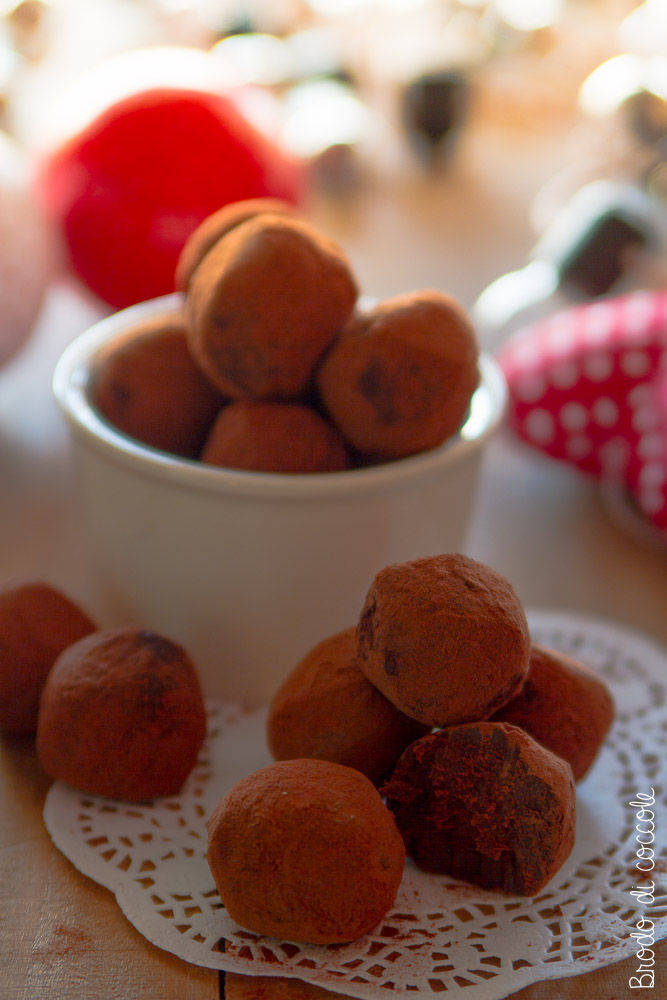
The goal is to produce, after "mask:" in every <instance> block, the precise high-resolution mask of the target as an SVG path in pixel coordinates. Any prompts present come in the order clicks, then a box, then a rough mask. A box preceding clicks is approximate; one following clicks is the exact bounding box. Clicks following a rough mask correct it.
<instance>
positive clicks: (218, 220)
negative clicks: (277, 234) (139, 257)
mask: <svg viewBox="0 0 667 1000" xmlns="http://www.w3.org/2000/svg"><path fill="white" fill-rule="evenodd" d="M294 211H295V209H294V207H293V206H292V205H290V204H289V202H287V201H281V199H280V198H246V199H244V200H243V201H232V202H230V203H229V204H228V205H223V207H222V208H220V209H218V211H217V212H213V214H212V215H209V216H208V217H207V218H206V219H204V221H203V222H202V223H201V225H199V226H197V228H196V229H195V231H194V232H193V233H192V234H191V236H190V237H189V239H188V240H187V241H186V243H185V246H184V247H183V249H182V251H181V255H180V257H179V258H178V264H177V266H176V275H175V285H176V288H177V289H178V290H179V291H182V292H187V290H188V286H189V284H190V279H191V278H192V275H193V274H194V273H195V271H196V269H197V268H198V267H199V265H200V264H201V262H202V260H203V259H204V257H205V256H206V254H207V253H208V252H209V250H210V249H211V247H213V246H215V244H216V243H217V242H218V240H220V239H222V237H223V236H224V235H225V233H228V232H230V231H231V230H232V229H235V228H236V226H238V225H240V223H241V222H245V221H246V220H247V219H254V218H255V216H257V215H266V214H267V213H270V214H271V215H290V214H292V213H294Z"/></svg>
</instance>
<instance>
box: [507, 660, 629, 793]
mask: <svg viewBox="0 0 667 1000" xmlns="http://www.w3.org/2000/svg"><path fill="white" fill-rule="evenodd" d="M493 718H494V719H495V720H498V721H499V722H511V723H512V724H513V725H515V726H520V727H521V729H525V731H526V732H527V733H530V735H531V736H533V737H534V738H535V739H536V740H537V741H538V742H539V743H541V744H542V745H543V746H545V747H547V748H548V749H549V750H552V751H553V752H554V753H556V754H558V756H559V757H562V758H563V760H566V761H567V762H568V764H570V766H571V767H572V773H573V775H574V780H575V781H580V780H581V778H583V777H584V775H585V774H586V772H587V771H588V769H589V768H590V766H591V764H592V763H593V761H594V760H595V758H596V756H597V754H598V751H599V749H600V747H601V746H602V744H603V742H604V738H605V736H606V735H607V733H608V731H609V728H610V726H611V724H612V722H613V721H614V701H613V699H612V696H611V694H610V692H609V689H608V687H607V685H606V684H605V683H604V681H603V680H602V678H601V677H598V675H597V674H596V673H594V672H593V671H592V670H591V669H590V668H589V667H586V666H584V664H583V663H579V662H578V661H577V660H574V659H572V657H570V656H566V655H565V653H559V652H556V650H554V649H548V648H547V647H546V646H542V645H540V644H539V643H533V646H532V649H531V654H530V667H529V669H528V677H527V678H526V681H525V683H524V685H523V687H522V688H521V690H520V691H519V693H518V694H516V695H515V696H514V697H513V698H512V699H511V700H510V701H508V702H507V704H506V705H504V706H503V707H502V708H501V709H500V711H499V712H496V714H495V715H494V716H493Z"/></svg>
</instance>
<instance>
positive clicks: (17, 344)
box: [0, 0, 667, 559]
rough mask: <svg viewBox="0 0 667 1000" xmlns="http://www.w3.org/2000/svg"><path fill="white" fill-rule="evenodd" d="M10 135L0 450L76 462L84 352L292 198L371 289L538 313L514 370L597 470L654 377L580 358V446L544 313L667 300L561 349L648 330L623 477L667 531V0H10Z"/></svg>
mask: <svg viewBox="0 0 667 1000" xmlns="http://www.w3.org/2000/svg"><path fill="white" fill-rule="evenodd" d="M0 126H1V129H0V365H4V368H3V371H2V373H0V443H2V445H3V448H4V451H5V455H6V454H7V453H8V450H11V451H12V454H13V455H14V460H15V461H16V462H18V463H19V464H20V465H21V466H22V467H23V465H25V466H26V468H27V463H28V462H30V463H32V464H31V465H30V468H31V469H32V468H34V467H35V466H34V459H35V456H36V455H37V456H39V457H40V460H41V462H42V467H43V468H45V467H46V468H48V467H49V463H56V462H59V461H61V455H62V448H63V436H62V429H61V428H59V429H57V430H55V429H54V426H55V425H54V419H55V418H54V411H53V410H52V409H51V408H50V407H49V406H47V405H46V404H45V402H44V400H45V396H48V395H49V392H50V388H49V385H50V383H49V379H50V374H51V372H52V369H53V365H54V364H55V360H56V359H57V357H58V355H59V353H60V351H61V350H62V348H63V346H64V345H65V344H66V343H67V342H68V341H69V340H71V339H73V338H74V337H75V336H76V335H77V334H78V333H79V332H81V331H82V330H83V329H85V328H86V326H87V325H88V324H89V323H90V322H92V321H93V320H95V319H97V318H98V317H99V316H101V315H104V314H105V313H109V312H112V311H114V310H115V309H117V308H121V307H123V306H126V305H130V304H132V303H133V302H136V301H139V300H142V299H147V298H151V297H153V296H156V295H161V294H164V293H166V292H169V291H171V290H172V289H173V273H174V267H175V263H176V260H177V259H178V254H179V252H180V249H181V247H182V246H183V244H184V242H185V240H186V239H187V237H188V235H189V234H190V233H191V232H192V231H193V229H194V228H195V227H196V226H197V225H198V224H199V222H201V221H202V219H203V218H205V217H206V216H207V215H208V214H210V213H211V212H213V211H215V210H216V209H217V208H219V207H220V206H221V205H223V204H225V203H228V202H230V201H236V200H240V199H244V198H248V197H257V196H265V195H269V196H277V197H281V198H285V199H287V200H289V201H292V202H294V203H296V204H298V205H299V206H300V208H301V210H302V211H303V213H304V214H305V215H306V217H308V218H309V219H310V220H311V221H312V222H313V223H314V224H315V225H316V226H318V227H320V228H321V229H322V230H323V231H324V232H325V233H326V234H327V235H329V236H331V237H332V238H334V239H335V240H337V241H338V242H339V243H340V244H341V246H342V247H343V248H344V250H345V251H346V253H347V255H348V257H349V259H350V261H351V264H352V266H353V269H354V271H355V274H356V276H357V278H358V282H359V285H360V287H361V290H362V292H363V293H364V294H367V295H369V296H373V297H379V298H383V297H388V296H393V295H397V294H399V293H402V292H407V291H411V290H416V289H423V288H435V289H438V290H441V291H444V292H447V293H450V294H452V295H453V296H454V297H455V298H457V299H459V301H460V302H461V303H462V304H463V305H464V306H465V307H466V308H467V309H468V310H469V311H470V313H471V315H472V317H473V319H474V321H475V324H476V326H477V329H478V332H479V338H480V342H481V345H482V347H483V348H485V349H486V350H488V351H492V352H494V353H497V354H498V355H499V356H501V357H502V353H503V351H504V349H505V347H506V345H507V344H508V343H510V342H511V340H512V338H513V337H514V336H515V334H517V332H519V331H525V330H526V329H528V330H529V331H530V330H531V329H533V332H535V330H534V327H535V324H537V325H538V330H537V331H536V333H537V336H536V339H535V344H537V345H538V347H539V350H537V351H535V350H533V355H535V357H534V358H533V361H532V362H531V363H533V367H534V368H535V370H536V371H537V374H538V375H539V379H537V380H536V379H535V378H533V375H534V374H535V371H533V372H532V374H531V372H528V375H529V376H530V379H529V380H528V382H526V370H525V368H523V369H522V368H521V366H520V365H518V366H517V364H515V362H516V357H512V358H510V361H509V362H507V363H505V364H504V368H505V372H506V374H507V376H508V379H509V381H510V396H511V413H510V416H511V417H515V418H516V414H517V412H518V411H517V409H516V406H515V405H514V404H516V405H517V406H518V405H519V404H521V405H522V406H523V411H522V413H523V416H521V414H520V415H519V416H520V419H521V420H523V419H524V418H525V424H524V425H522V426H519V419H518V418H517V419H515V420H514V429H515V430H517V431H518V432H519V435H520V436H523V438H524V440H527V441H528V443H529V444H531V445H533V446H536V447H537V448H538V449H542V450H546V451H547V452H549V453H550V454H551V455H552V457H560V458H565V460H566V462H570V463H571V464H573V465H574V466H575V467H576V470H577V474H578V473H579V472H581V471H582V469H583V471H585V472H588V473H590V472H592V471H593V472H594V473H595V475H600V474H601V472H602V473H604V472H606V471H608V469H607V467H603V465H602V463H601V462H598V464H597V465H595V467H593V465H592V464H591V462H590V461H589V458H590V451H591V447H593V448H594V450H595V449H597V448H598V444H600V442H602V443H601V444H600V448H602V446H603V445H606V444H607V441H608V439H609V438H610V436H613V437H614V440H616V438H617V437H618V436H619V434H618V433H617V431H616V429H613V434H612V430H610V429H609V428H610V423H609V421H610V420H611V422H612V423H613V422H614V420H617V417H618V414H619V412H620V411H621V409H622V407H620V403H621V402H623V401H625V399H626V396H627V393H628V385H629V383H627V381H626V382H623V381H620V382H616V383H614V384H612V383H611V382H610V381H609V379H606V380H605V378H604V377H603V376H604V365H602V367H600V364H597V368H596V371H595V372H593V374H590V373H589V375H590V377H589V375H586V377H584V378H583V380H582V379H579V380H577V378H570V373H571V372H572V370H573V369H572V365H570V366H569V367H567V366H565V367H561V368H560V369H559V371H558V373H557V375H556V376H555V378H554V382H558V380H560V383H561V384H560V386H556V388H557V389H559V390H562V391H561V392H560V395H557V398H555V399H553V400H552V401H551V403H550V405H552V404H553V406H554V407H558V408H559V410H558V412H559V413H560V412H562V413H563V414H565V415H566V416H567V419H568V421H569V425H568V426H566V427H564V429H563V428H561V430H563V434H565V435H566V439H565V440H564V445H563V447H564V452H563V454H560V455H555V452H554V449H553V448H551V449H550V448H548V447H545V446H546V445H550V444H551V443H552V442H550V441H548V440H546V439H545V436H544V432H545V428H546V429H547V430H549V432H550V433H551V430H552V428H553V420H554V417H553V415H549V417H548V420H549V423H546V422H545V418H544V415H543V410H544V406H543V400H542V399H538V395H539V394H537V395H536V393H535V386H536V385H537V386H539V384H540V379H541V380H542V383H541V384H542V385H543V384H544V379H545V377H546V376H545V371H546V375H548V374H549V372H548V367H549V365H550V364H553V363H555V362H554V357H555V354H554V353H553V352H554V351H556V348H555V347H554V343H555V342H554V341H553V338H552V341H550V344H551V346H550V347H549V350H551V351H552V354H549V352H548V351H547V352H546V354H545V353H544V352H542V353H541V354H540V350H541V347H540V346H539V345H540V344H542V346H543V343H542V341H540V337H541V336H542V332H541V331H540V329H539V324H540V322H541V321H542V320H544V319H548V318H549V317H553V316H560V314H561V311H562V310H563V309H569V308H570V307H576V308H584V309H585V308H587V307H588V306H590V305H591V304H595V303H598V302H599V301H600V300H605V301H606V300H608V301H611V302H614V303H615V302H617V301H619V300H622V299H623V296H626V295H628V294H633V293H635V292H642V293H645V294H650V295H654V294H655V296H657V297H656V298H655V300H653V299H651V300H650V301H651V302H653V301H655V302H656V303H657V305H656V307H655V308H656V309H657V312H655V311H654V312H651V311H650V310H649V313H650V316H649V313H647V314H646V315H647V316H649V318H648V319H647V320H646V322H645V323H644V325H643V326H642V322H643V321H641V322H639V327H637V322H635V321H633V322H635V327H634V332H633V329H631V326H629V325H628V324H627V323H625V321H624V320H623V319H622V318H621V319H618V321H617V320H614V321H613V322H610V324H609V325H608V328H607V333H606V334H605V333H604V332H603V335H602V339H601V341H600V338H599V337H598V342H597V346H596V344H595V343H593V344H592V346H591V345H590V344H589V345H588V347H586V345H584V347H582V348H581V349H580V348H579V347H576V345H574V341H573V340H572V338H570V340H569V341H568V339H567V337H566V338H565V339H563V337H562V336H561V337H560V341H559V344H560V346H559V347H558V350H559V351H560V352H561V353H560V355H559V357H561V360H562V354H563V350H564V351H565V353H567V351H568V350H570V353H571V355H572V356H571V357H570V358H569V361H572V360H576V361H577V364H578V365H579V374H581V372H582V371H583V368H582V367H581V366H582V365H583V366H584V368H585V364H586V363H587V357H588V356H587V355H586V351H589V353H590V351H592V350H593V349H595V350H597V347H599V346H600V343H602V346H603V347H605V348H606V349H609V351H616V352H617V356H618V357H620V356H621V354H619V352H623V351H625V350H626V348H627V346H628V345H627V344H626V343H625V341H624V338H627V336H629V335H631V336H632V337H633V338H634V340H633V344H634V345H635V347H636V346H637V344H638V343H639V342H638V340H637V337H640V338H643V339H641V343H640V344H639V346H640V347H641V349H642V351H643V350H644V348H646V349H647V351H646V353H644V354H641V356H640V355H638V354H637V352H636V351H635V353H634V354H632V353H630V355H629V357H630V361H629V362H628V365H629V367H630V368H632V366H633V365H634V369H633V371H632V372H631V373H630V375H631V376H632V378H633V379H634V380H635V381H634V382H633V383H632V388H636V389H637V393H636V394H635V396H636V399H635V403H636V405H635V404H634V403H633V407H630V408H629V409H628V408H626V410H623V420H622V421H621V420H620V419H619V420H617V423H618V424H619V426H620V436H621V438H623V441H622V444H623V446H624V447H626V452H627V448H630V450H631V451H632V452H633V455H634V457H636V458H637V462H636V463H635V466H636V468H634V469H630V466H629V464H628V463H627V462H626V467H624V468H625V471H624V473H623V475H622V476H621V486H622V492H625V490H626V487H627V485H628V483H630V489H631V492H633V493H635V494H637V495H639V494H642V495H643V496H644V500H645V501H646V503H645V505H644V506H645V510H643V512H642V515H641V516H642V518H643V519H646V518H648V520H649V521H650V522H651V526H652V529H653V528H655V527H657V528H658V529H659V531H660V532H661V533H662V534H663V535H664V534H665V532H667V379H666V378H665V377H664V372H665V370H666V369H665V358H666V357H667V346H666V342H667V332H666V331H667V310H666V309H665V306H664V303H665V301H667V296H666V295H665V293H667V4H665V2H664V0H644V2H638V0H384V2H381V0H337V2H336V0H263V2H260V0H245V2H243V0H21V2H18V3H12V2H9V0H2V2H0ZM642 301H645V300H642ZM651 308H653V307H651ZM661 309H662V312H660V310H661ZM619 315H620V314H619ZM651 317H652V318H651ZM656 317H657V318H656ZM635 320H636V316H635ZM638 331H639V332H638ZM605 337H606V341H605ZM543 339H544V338H542V340H543ZM568 343H569V347H568ZM563 344H565V347H564V348H563ZM573 345H574V346H573ZM575 348H576V349H575ZM577 350H579V354H578V355H577V354H576V351H577ZM582 351H583V354H582ZM556 353H557V352H556ZM538 355H539V356H538ZM575 355H576V357H575ZM535 358H536V359H535ZM623 358H625V355H624V354H623ZM556 360H557V359H556ZM594 361H595V359H594ZM619 364H620V367H621V368H623V365H624V364H625V361H624V360H623V361H622V362H619ZM638 364H639V367H637V365H638ZM642 365H644V368H642ZM513 366H514V367H513ZM540 366H541V367H540ZM626 367H627V366H626ZM593 368H595V365H593ZM538 369H539V370H538ZM661 373H662V374H661ZM576 375H577V372H576V371H575V376H576ZM630 375H628V378H630ZM566 376H567V377H566ZM512 379H514V381H512ZM531 379H532V381H531ZM568 379H569V382H568ZM586 379H588V381H586ZM526 385H528V388H529V390H530V393H532V394H533V396H532V398H529V397H528V396H527V395H526V392H525V389H526ZM580 389H581V390H582V391H583V393H584V396H585V398H584V400H583V402H582V398H580V396H579V395H578V393H579V390H580ZM522 391H523V397H521V392H522ZM570 392H571V396H568V393H570ZM596 393H597V395H596ZM615 393H616V394H618V395H617V396H615V395H614V394H615ZM586 394H587V395H586ZM647 394H649V395H650V400H649V403H647V398H648V396H647ZM598 397H600V398H601V399H602V400H603V402H602V403H600V402H599V399H598ZM610 398H611V400H612V404H613V405H611V406H610V405H609V402H608V400H609V399H610ZM526 403H530V404H531V405H533V404H534V405H537V406H538V407H539V409H538V415H537V417H535V415H534V414H533V413H532V412H530V410H529V409H526V405H524V404H526ZM569 404H574V406H572V405H569ZM640 404H641V406H640ZM584 405H585V406H586V407H589V409H590V412H591V413H593V411H594V410H595V407H596V406H597V411H596V412H597V413H598V416H599V418H600V419H599V420H597V418H596V420H597V424H596V426H597V428H598V430H599V429H600V427H602V428H603V431H604V435H603V436H602V437H600V438H599V440H598V441H595V440H594V441H593V445H591V439H590V438H587V439H586V440H584V438H583V437H582V434H581V433H579V432H580V431H581V429H582V428H583V427H584V424H586V421H587V419H588V410H586V411H584V410H582V406H584ZM638 407H639V409H638ZM564 419H565V418H564ZM591 421H593V418H591ZM605 421H606V422H607V423H606V424H605ZM593 422H594V421H593ZM640 424H641V425H642V426H641V427H640V426H639V425H640ZM591 426H592V423H591ZM607 431H609V433H607ZM567 434H569V435H570V436H569V437H567ZM628 442H629V443H628ZM584 445H585V447H586V448H588V450H589V454H588V455H585V456H583V458H584V459H585V461H582V460H581V459H582V454H581V448H582V446H584ZM568 448H570V450H571V453H568V452H567V449H568ZM642 449H643V451H642ZM512 454H514V453H512ZM600 454H601V452H600ZM615 454H616V453H615ZM23 455H25V456H26V457H25V459H23V458H22V457H21V456H23ZM54 456H55V457H54ZM594 457H595V458H596V460H597V457H598V454H597V451H596V454H595V456H594ZM617 459H618V455H617V454H616V464H617V465H618V461H617ZM503 461H504V462H505V464H506V465H507V464H508V463H509V462H510V458H509V457H508V455H507V454H505V455H504V456H503ZM587 463H588V464H587ZM54 468H55V466H54ZM58 468H60V467H59V466H58ZM535 468H536V470H538V471H539V473H540V474H542V475H543V474H544V468H545V467H544V466H543V465H540V466H535ZM628 469H629V471H627V470H628ZM626 471H627V475H625V472H626ZM537 474H538V473H537V472H536V476H537ZM624 475H625V479H624V478H623V476H624ZM631 475H632V476H633V477H634V479H632V482H631V481H630V476H631ZM554 476H556V474H555V473H554ZM29 477H32V478H34V479H35V485H36V486H37V487H38V488H39V484H40V482H42V480H39V479H37V478H36V477H37V473H33V472H30V473H29ZM642 477H643V480H642V481H643V482H644V487H642V488H641V489H640V488H639V485H638V483H639V480H640V479H642ZM43 481H44V482H46V479H45V478H44V477H43ZM541 481H542V480H540V482H541ZM555 481H556V482H561V481H562V480H559V479H558V478H557V476H556V478H555ZM646 484H648V485H646ZM49 488H51V487H49ZM545 489H547V490H548V489H551V487H550V486H547V487H545ZM642 490H643V493H642ZM509 506H512V505H509ZM33 523H34V518H33ZM41 541H42V548H43V543H44V539H42V540H41ZM484 541H485V537H484V538H483V539H482V544H481V548H482V549H483V547H484V546H483V542H484ZM662 541H663V539H661V542H662ZM651 544H653V542H651ZM36 550H37V547H36ZM17 559H18V556H17Z"/></svg>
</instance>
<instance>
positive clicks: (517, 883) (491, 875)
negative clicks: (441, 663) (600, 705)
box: [383, 722, 575, 896]
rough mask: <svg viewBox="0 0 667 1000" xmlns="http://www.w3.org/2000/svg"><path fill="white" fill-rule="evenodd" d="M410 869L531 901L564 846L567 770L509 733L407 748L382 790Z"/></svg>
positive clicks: (481, 725)
mask: <svg viewBox="0 0 667 1000" xmlns="http://www.w3.org/2000/svg"><path fill="white" fill-rule="evenodd" d="M383 791H384V794H385V795H386V800H387V805H388V806H389V808H390V809H391V810H392V812H393V813H394V815H395V817H396V822H397V824H398V828H399V830H400V831H401V833H402V835H403V839H404V841H405V845H406V849H407V851H408V853H409V854H410V856H411V857H412V858H413V860H414V861H415V862H416V863H417V865H419V867H420V868H423V869H425V870H426V871H432V872H440V873H442V874H447V875H453V876H454V877H455V878H460V879H463V880H465V881H466V882H473V883H474V884H475V885H480V886H482V887H483V888H485V889H500V890H501V891H503V892H509V893H514V894H516V895H520V896H535V895H536V894H537V893H538V892H539V891H540V890H541V889H542V888H543V887H544V886H545V885H546V884H547V882H548V881H549V880H550V879H551V878H552V877H553V876H554V875H555V874H556V872H557V871H558V869H559V868H560V867H561V865H562V864H563V862H564V861H565V860H566V858H567V857H568V855H569V854H570V851H571V850H572V848H573V846H574V835H575V791H574V781H573V778H572V771H571V768H570V765H569V764H567V763H566V762H565V761H564V760H561V758H560V757H557V756H556V754H553V753H551V751H550V750H547V749H546V748H545V747H543V746H541V745H540V744H539V743H538V742H537V741H536V740H534V739H533V738H532V736H529V735H528V734H527V733H525V732H524V731H523V730H522V729H519V728H518V727H516V726H510V725H508V724H507V723H503V722H478V723H467V724H465V725H462V726H451V727H449V728H447V729H441V730H439V731H438V732H437V733H433V734H430V735H428V736H424V737H422V739H420V740H417V741H416V742H415V743H412V744H411V745H410V746H409V747H408V748H407V749H406V750H405V752H404V753H403V755H402V756H401V758H400V760H399V762H398V764H397V765H396V769H395V771H394V774H393V775H392V777H391V780H390V781H389V783H388V784H387V785H386V786H385V788H384V789H383Z"/></svg>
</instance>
